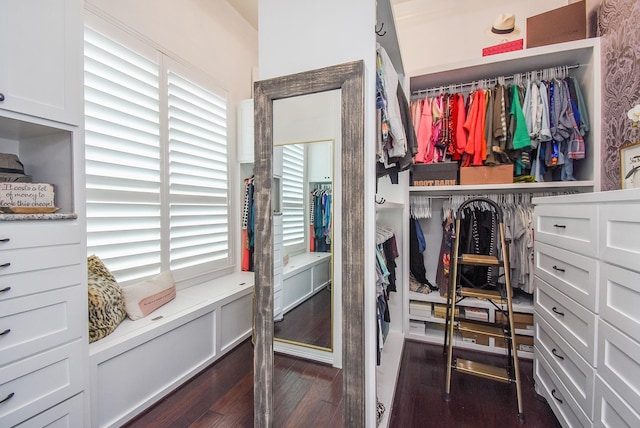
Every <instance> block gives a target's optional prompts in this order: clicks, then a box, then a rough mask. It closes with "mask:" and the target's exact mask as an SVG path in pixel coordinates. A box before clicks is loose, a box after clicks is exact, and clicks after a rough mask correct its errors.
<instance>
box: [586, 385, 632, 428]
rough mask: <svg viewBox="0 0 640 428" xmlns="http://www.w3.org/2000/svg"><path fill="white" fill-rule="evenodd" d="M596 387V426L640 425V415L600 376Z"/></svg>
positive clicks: (620, 427) (629, 427)
mask: <svg viewBox="0 0 640 428" xmlns="http://www.w3.org/2000/svg"><path fill="white" fill-rule="evenodd" d="M595 389H596V391H595V396H596V398H595V399H596V404H595V408H596V409H595V418H594V420H593V426H594V427H602V428H604V427H615V428H624V427H626V428H634V427H640V415H639V414H638V413H637V412H634V411H633V410H632V409H631V408H630V407H629V405H628V404H627V403H626V402H625V401H624V400H623V399H622V398H621V397H620V395H618V394H617V393H616V392H615V391H613V389H611V387H610V386H609V385H607V383H606V382H605V381H603V380H602V378H600V376H596V388H595Z"/></svg>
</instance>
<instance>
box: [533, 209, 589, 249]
mask: <svg viewBox="0 0 640 428" xmlns="http://www.w3.org/2000/svg"><path fill="white" fill-rule="evenodd" d="M597 213H598V210H597V206H596V205H591V204H580V205H577V206H576V205H538V206H536V207H535V215H536V217H535V236H536V242H546V243H548V244H551V245H554V246H556V247H560V248H564V249H566V250H569V251H574V252H576V253H580V254H584V255H585V256H591V257H595V256H596V255H597V254H598V242H597V239H598V236H597V226H598V221H597V219H598V218H597Z"/></svg>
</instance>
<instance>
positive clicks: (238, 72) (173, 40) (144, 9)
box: [85, 0, 258, 270]
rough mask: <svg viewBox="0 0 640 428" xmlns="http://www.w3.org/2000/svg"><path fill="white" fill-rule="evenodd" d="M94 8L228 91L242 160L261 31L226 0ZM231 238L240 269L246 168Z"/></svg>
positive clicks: (234, 172) (112, 3)
mask: <svg viewBox="0 0 640 428" xmlns="http://www.w3.org/2000/svg"><path fill="white" fill-rule="evenodd" d="M85 4H86V8H87V9H88V10H90V11H91V12H92V13H94V12H95V14H97V15H99V16H101V17H106V18H107V19H108V20H110V21H114V22H117V23H120V24H121V25H122V26H124V27H126V28H128V29H130V30H131V31H133V32H134V33H137V35H139V36H141V37H142V38H144V39H147V40H150V41H152V42H153V43H154V45H156V47H160V49H161V50H163V51H165V52H166V53H167V54H169V55H170V56H173V57H178V59H180V60H182V61H183V62H186V63H188V64H190V65H191V66H193V67H195V68H196V69H198V70H200V71H202V72H203V73H205V74H206V75H207V76H209V77H210V78H211V79H212V82H213V83H214V84H215V85H216V86H217V87H220V88H222V89H224V90H226V91H227V100H228V104H227V105H228V111H227V114H228V120H227V123H228V128H227V133H228V134H227V135H228V142H229V160H230V165H235V163H236V108H237V105H238V102H239V100H242V99H246V98H251V96H252V70H253V69H254V68H255V67H256V65H257V63H258V34H257V31H256V30H255V29H254V28H253V27H252V26H251V25H249V23H247V21H245V20H244V19H243V18H242V17H241V16H240V15H239V14H238V12H237V11H236V10H235V9H233V8H232V7H231V6H229V4H228V3H227V2H226V1H224V0H181V1H174V0H135V1H129V0H86V1H85ZM229 171H230V180H231V182H230V184H231V187H230V189H229V195H230V199H231V201H230V203H231V205H230V206H231V210H230V212H229V215H230V219H231V223H230V239H231V245H232V246H231V248H232V251H233V253H232V254H233V257H234V263H235V264H236V270H240V268H239V264H240V245H239V243H240V206H241V204H242V201H241V200H240V199H241V196H240V195H241V190H240V185H241V183H240V180H241V178H244V177H240V168H229Z"/></svg>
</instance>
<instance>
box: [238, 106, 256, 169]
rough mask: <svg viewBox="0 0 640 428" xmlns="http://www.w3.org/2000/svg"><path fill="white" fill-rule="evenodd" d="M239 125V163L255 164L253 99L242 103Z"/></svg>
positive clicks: (239, 112)
mask: <svg viewBox="0 0 640 428" xmlns="http://www.w3.org/2000/svg"><path fill="white" fill-rule="evenodd" d="M237 124H238V128H237V129H238V131H237V133H238V135H237V145H238V147H237V149H238V151H237V154H238V162H240V163H253V151H254V145H253V99H249V100H242V101H240V105H238V117H237Z"/></svg>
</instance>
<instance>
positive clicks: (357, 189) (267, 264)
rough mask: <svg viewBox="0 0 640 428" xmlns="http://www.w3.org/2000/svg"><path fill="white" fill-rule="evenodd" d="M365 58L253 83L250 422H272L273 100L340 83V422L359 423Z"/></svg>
mask: <svg viewBox="0 0 640 428" xmlns="http://www.w3.org/2000/svg"><path fill="white" fill-rule="evenodd" d="M363 85H364V62H363V61H356V62H350V63H346V64H340V65H335V66H330V67H326V68H322V69H317V70H311V71H306V72H302V73H297V74H293V75H288V76H282V77H276V78H272V79H267V80H261V81H258V82H256V83H255V85H254V106H255V107H254V123H255V125H254V133H255V169H254V174H255V178H254V184H255V193H254V197H255V218H256V220H255V229H256V231H255V242H256V245H255V248H256V250H257V251H256V259H255V275H256V276H255V278H256V279H255V298H254V299H255V300H254V364H253V368H254V425H255V426H256V427H271V426H272V424H273V332H274V322H273V317H274V312H273V291H274V290H273V266H274V257H273V256H274V255H273V210H272V194H273V189H272V185H273V147H274V140H273V103H274V101H276V100H280V99H284V98H289V97H296V96H301V95H306V94H315V93H319V92H324V91H333V90H340V95H341V121H340V125H341V126H340V128H341V140H342V148H341V163H340V165H334V167H335V168H340V169H341V172H342V174H341V180H340V186H341V194H342V197H341V201H342V206H343V207H344V208H343V210H342V213H340V214H336V215H341V220H342V222H341V224H342V233H341V236H340V237H336V238H335V239H340V241H341V245H342V247H343V248H346V249H348V251H344V252H342V255H341V260H336V261H335V263H336V264H340V271H341V280H342V302H340V303H341V304H337V305H336V308H335V309H336V310H340V311H341V312H342V369H343V376H342V377H343V385H342V389H343V403H344V407H343V424H344V426H364V423H365V410H364V395H365V372H364V366H365V364H364V363H365V361H364V319H363V314H364V273H365V272H364V266H365V262H364V250H365V249H364V233H363V219H364V195H365V193H364V89H363V88H364V86H363Z"/></svg>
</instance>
